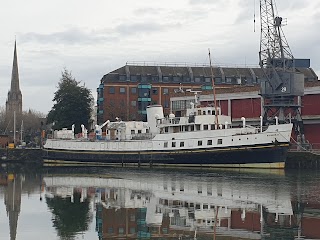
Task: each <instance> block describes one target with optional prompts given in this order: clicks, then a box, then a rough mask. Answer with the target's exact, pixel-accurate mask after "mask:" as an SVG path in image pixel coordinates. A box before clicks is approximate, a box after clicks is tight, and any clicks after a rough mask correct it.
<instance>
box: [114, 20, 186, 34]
mask: <svg viewBox="0 0 320 240" xmlns="http://www.w3.org/2000/svg"><path fill="white" fill-rule="evenodd" d="M179 27H181V24H180V23H175V24H158V23H155V22H147V21H146V22H140V23H131V24H120V25H118V26H117V27H116V28H115V30H116V32H118V33H119V34H121V35H136V34H146V33H154V32H162V31H166V30H168V29H172V28H179Z"/></svg>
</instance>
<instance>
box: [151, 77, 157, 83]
mask: <svg viewBox="0 0 320 240" xmlns="http://www.w3.org/2000/svg"><path fill="white" fill-rule="evenodd" d="M151 80H152V82H159V77H158V76H152V77H151Z"/></svg>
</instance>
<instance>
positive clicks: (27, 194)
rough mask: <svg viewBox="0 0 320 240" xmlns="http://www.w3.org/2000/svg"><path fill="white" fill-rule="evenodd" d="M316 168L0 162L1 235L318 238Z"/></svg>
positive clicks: (319, 209) (26, 238) (319, 175)
mask: <svg viewBox="0 0 320 240" xmlns="http://www.w3.org/2000/svg"><path fill="white" fill-rule="evenodd" d="M319 180H320V172H317V171H283V170H272V171H271V170H260V171H255V172H252V171H250V172H249V171H243V170H241V171H239V170H235V171H222V170H210V171H208V170H204V169H203V170H176V169H137V168H132V169H128V168H123V169H122V168H42V167H41V166H32V167H30V166H27V165H7V166H1V167H0V239H17V240H18V239H23V240H29V239H42V238H45V239H47V240H51V239H214V238H216V239H297V238H298V237H299V236H300V239H304V238H305V239H320V227H319V226H320V181H319Z"/></svg>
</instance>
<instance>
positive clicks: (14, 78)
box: [10, 40, 20, 92]
mask: <svg viewBox="0 0 320 240" xmlns="http://www.w3.org/2000/svg"><path fill="white" fill-rule="evenodd" d="M10 91H15V92H20V86H19V70H18V57H17V41H16V40H15V41H14V53H13V64H12V74H11V90H10Z"/></svg>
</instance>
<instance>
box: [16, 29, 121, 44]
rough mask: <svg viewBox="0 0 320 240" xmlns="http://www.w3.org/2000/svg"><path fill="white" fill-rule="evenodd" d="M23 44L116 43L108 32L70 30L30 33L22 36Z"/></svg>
mask: <svg viewBox="0 0 320 240" xmlns="http://www.w3.org/2000/svg"><path fill="white" fill-rule="evenodd" d="M19 40H20V42H21V43H28V42H38V43H41V44H71V45H73V44H93V43H97V42H98V43H101V42H110V41H112V42H114V41H116V40H117V38H116V37H115V36H112V35H108V32H107V31H103V30H101V31H84V30H81V29H79V28H70V29H67V30H65V31H61V32H53V33H48V34H43V33H35V32H28V33H23V34H20V36H19Z"/></svg>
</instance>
